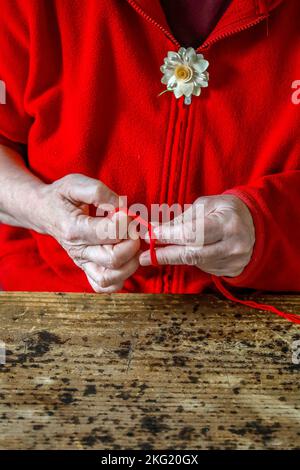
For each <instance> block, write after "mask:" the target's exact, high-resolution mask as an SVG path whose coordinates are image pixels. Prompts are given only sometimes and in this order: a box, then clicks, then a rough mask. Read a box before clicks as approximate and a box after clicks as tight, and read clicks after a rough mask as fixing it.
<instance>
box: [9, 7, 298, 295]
mask: <svg viewBox="0 0 300 470" xmlns="http://www.w3.org/2000/svg"><path fill="white" fill-rule="evenodd" d="M0 11H1V15H0V47H1V56H0V79H1V80H3V81H4V82H5V83H6V88H7V104H6V105H0V134H1V135H2V138H3V139H4V142H5V139H8V140H9V141H11V142H15V143H21V144H26V145H27V146H28V158H27V160H28V165H29V167H30V168H31V170H32V171H33V172H34V173H35V174H36V175H38V176H39V177H40V178H41V179H42V180H44V181H45V182H51V181H54V180H56V179H58V178H60V177H62V176H64V175H67V174H69V173H74V172H76V173H83V174H85V175H88V176H91V177H94V178H99V179H100V180H102V181H103V182H104V183H105V184H107V185H108V186H109V187H111V188H112V189H113V190H114V191H115V192H117V193H118V194H121V195H127V196H128V203H129V205H130V204H133V203H136V202H139V203H144V204H146V205H147V206H148V207H149V208H150V204H151V203H169V204H173V203H180V204H185V203H191V202H193V201H194V200H195V199H196V198H198V197H199V196H201V195H212V194H221V193H223V192H225V191H229V192H230V193H232V194H235V195H237V196H238V197H240V198H241V199H242V200H243V201H244V202H245V203H246V204H247V205H248V207H249V209H250V211H251V213H252V216H253V219H254V223H255V228H256V243H255V247H254V253H253V256H252V259H251V261H250V263H249V265H248V266H247V267H246V268H245V270H244V272H243V273H242V274H241V275H240V276H238V277H236V278H233V279H229V278H228V279H226V280H227V282H229V283H230V284H231V285H232V286H239V287H249V288H255V289H266V290H274V291H277V290H280V291H285V290H288V291H300V275H299V274H300V244H299V239H300V237H299V235H300V227H299V225H300V171H299V168H300V166H299V156H300V142H299V124H300V107H299V106H296V105H295V104H293V103H292V99H291V97H292V93H293V91H295V90H293V89H292V83H293V82H294V81H295V80H297V79H299V70H300V28H299V24H300V8H299V1H298V0H289V1H287V0H285V1H284V0H283V1H281V0H269V1H263V0H259V1H258V0H256V1H255V0H233V1H232V3H231V4H230V6H229V8H228V9H227V10H226V12H225V14H224V16H223V17H222V18H221V20H220V21H219V22H218V24H217V26H216V27H215V28H214V30H213V31H212V33H211V34H210V35H209V37H208V38H207V39H206V40H205V42H204V43H203V44H202V45H201V47H199V48H198V52H202V53H203V54H204V55H205V57H206V58H207V59H208V60H209V62H210V67H209V71H210V83H209V87H208V88H207V89H205V90H204V91H203V93H202V94H201V96H200V97H193V100H192V104H191V105H190V106H186V105H183V104H182V98H180V99H179V100H176V98H175V97H174V95H173V94H172V93H165V94H163V95H161V96H160V97H158V96H157V95H158V94H159V93H160V92H161V91H163V90H164V85H162V83H161V82H160V80H161V77H162V74H161V71H160V66H161V64H162V63H163V59H164V57H165V56H166V54H167V52H168V51H169V50H174V51H177V50H178V47H179V46H180V44H178V42H177V40H176V39H175V38H174V37H173V35H172V34H171V32H170V29H169V27H168V24H167V21H166V18H165V15H164V13H163V10H162V7H161V5H160V2H159V0H135V1H134V0H124V1H122V2H121V1H118V0H102V1H101V2H100V1H98V0H85V1H84V2H82V1H81V0H64V1H61V0H27V1H26V2H25V1H22V0H10V1H7V0H0ZM32 209H33V210H34V208H32ZM0 285H3V287H4V288H5V289H7V290H12V289H13V290H36V291H39V290H49V291H52V290H55V291H87V292H91V291H92V289H91V287H90V286H89V284H88V281H87V280H86V278H85V275H84V273H83V272H81V270H80V269H79V268H77V267H76V266H75V264H74V263H73V262H72V260H71V259H70V258H69V257H68V256H67V254H66V253H65V252H64V251H63V249H62V248H61V247H60V246H59V244H58V243H57V242H56V241H55V240H54V239H52V238H51V237H49V236H45V235H39V234H37V233H35V232H34V231H28V230H23V229H20V228H13V227H9V226H5V225H2V226H1V228H0ZM210 286H211V278H210V276H208V275H207V274H205V273H203V272H201V271H200V270H199V269H197V268H195V267H188V266H166V267H159V268H156V267H153V266H152V267H148V268H140V269H139V270H138V271H137V273H136V274H135V275H134V276H132V278H130V279H129V280H128V281H127V282H126V284H125V288H124V290H125V291H129V292H133V291H136V292H171V293H175V292H201V291H203V289H204V288H207V287H210Z"/></svg>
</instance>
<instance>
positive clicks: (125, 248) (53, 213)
mask: <svg viewBox="0 0 300 470" xmlns="http://www.w3.org/2000/svg"><path fill="white" fill-rule="evenodd" d="M118 203H119V198H118V196H117V195H116V194H115V193H114V192H113V191H111V190H110V189H109V188H108V187H107V186H105V185H104V184H103V183H101V182H100V181H98V180H96V179H93V178H89V177H87V176H84V175H80V174H71V175H67V176H65V177H63V178H61V179H59V180H57V181H55V182H54V183H51V184H48V185H41V186H40V188H39V190H38V203H37V207H36V208H35V209H36V210H35V212H36V217H38V219H39V222H38V223H37V224H36V225H37V226H38V227H39V228H40V230H39V231H40V232H42V233H46V234H48V235H51V236H52V237H54V238H55V239H56V240H57V241H58V242H59V243H60V245H61V246H62V247H63V248H64V249H65V250H66V252H67V253H68V255H69V256H70V257H71V258H72V260H73V261H74V263H75V264H76V265H77V266H79V267H80V268H81V269H83V271H84V272H85V274H86V276H87V279H88V281H89V283H90V284H91V286H92V288H93V289H94V291H95V292H99V293H110V292H116V291H118V290H120V289H122V287H123V283H124V281H125V280H126V279H127V278H128V277H130V276H131V275H132V274H133V273H134V272H135V271H136V269H137V268H138V267H139V261H138V252H139V248H140V241H139V239H138V238H137V239H135V240H133V239H131V238H125V232H127V226H128V223H129V221H130V218H129V217H127V215H126V214H124V213H123V212H116V213H114V214H113V215H112V216H111V217H91V216H90V215H89V205H94V206H95V207H99V208H101V206H102V207H103V206H105V209H107V208H109V207H111V210H113V209H114V208H116V207H117V206H118ZM36 217H35V218H36ZM113 234H117V235H119V236H117V237H116V236H115V237H113V238H112V235H113Z"/></svg>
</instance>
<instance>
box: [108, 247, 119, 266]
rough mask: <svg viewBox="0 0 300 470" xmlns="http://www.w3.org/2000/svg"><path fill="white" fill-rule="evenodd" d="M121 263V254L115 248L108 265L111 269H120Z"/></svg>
mask: <svg viewBox="0 0 300 470" xmlns="http://www.w3.org/2000/svg"><path fill="white" fill-rule="evenodd" d="M120 265H121V259H120V256H119V255H118V254H117V253H116V251H115V250H112V252H111V254H110V256H109V261H108V266H109V268H110V269H118V268H119V267H120Z"/></svg>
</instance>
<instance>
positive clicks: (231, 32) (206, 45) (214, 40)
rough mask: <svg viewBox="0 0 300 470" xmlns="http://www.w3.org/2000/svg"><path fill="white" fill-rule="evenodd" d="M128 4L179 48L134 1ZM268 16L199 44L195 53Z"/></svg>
mask: <svg viewBox="0 0 300 470" xmlns="http://www.w3.org/2000/svg"><path fill="white" fill-rule="evenodd" d="M127 2H128V3H130V5H131V6H132V7H133V8H134V9H135V10H136V11H137V12H138V13H139V14H140V15H142V16H143V17H144V18H145V19H146V20H147V21H149V22H150V23H152V24H153V25H155V26H156V27H157V28H158V29H160V31H162V32H163V33H164V34H165V35H166V36H167V37H168V38H169V39H170V40H171V41H172V42H173V43H174V44H175V45H176V46H177V47H181V44H180V42H178V41H177V39H176V38H175V37H174V36H173V35H172V34H171V33H170V32H169V31H168V30H167V29H165V28H164V27H163V26H162V25H160V24H159V23H157V21H155V20H154V19H153V18H152V17H151V16H149V15H148V14H147V13H146V12H145V11H144V10H143V9H142V8H141V7H140V6H139V5H138V4H137V3H136V2H135V0H127ZM268 16H269V15H268V14H264V15H262V16H260V17H259V18H256V20H253V21H251V22H250V23H247V24H245V25H243V26H240V27H239V28H236V29H234V30H232V31H227V33H223V34H221V35H219V36H217V37H215V38H214V39H211V40H209V41H206V42H204V43H203V44H201V46H199V47H197V49H196V52H198V51H201V50H203V49H207V48H209V47H210V46H211V45H212V44H215V43H216V42H217V41H219V40H220V39H224V38H226V37H228V36H231V35H233V34H237V33H240V32H241V31H245V30H246V29H248V28H251V26H254V25H256V24H258V23H260V22H261V21H263V20H265V19H266V18H268Z"/></svg>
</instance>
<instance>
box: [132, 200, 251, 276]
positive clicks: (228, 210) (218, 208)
mask: <svg viewBox="0 0 300 470" xmlns="http://www.w3.org/2000/svg"><path fill="white" fill-rule="evenodd" d="M199 204H201V205H204V217H202V219H203V220H195V217H197V213H198V215H199V211H197V205H199ZM195 222H196V223H198V225H197V227H198V228H199V229H200V230H202V232H203V231H204V236H202V237H201V236H200V237H199V238H200V239H201V238H202V240H201V242H200V243H199V242H197V238H198V237H197V235H196V239H195V231H194V232H193V227H194V226H195ZM193 224H194V225H193ZM154 234H155V238H156V241H157V243H159V244H166V245H168V246H165V247H157V248H156V256H157V260H158V263H159V264H181V265H182V264H186V265H193V266H196V267H197V268H199V269H201V270H202V271H205V272H207V273H209V274H214V275H215V276H228V277H235V276H238V275H239V274H241V273H242V271H243V270H244V268H245V267H246V266H247V264H248V263H249V261H250V259H251V255H252V251H253V246H254V242H255V229H254V224H253V219H252V216H251V213H250V211H249V209H248V207H247V206H246V204H245V203H244V202H243V201H242V200H241V199H239V198H238V197H236V196H232V195H220V196H207V197H200V198H199V199H197V200H196V201H195V202H194V204H193V205H192V206H191V207H190V208H189V209H188V211H186V212H185V213H183V214H181V216H178V217H176V218H175V219H173V221H172V222H171V223H164V224H161V225H158V226H157V227H156V228H155V229H154ZM203 238H204V240H203ZM146 241H148V242H149V234H147V235H146ZM202 242H203V243H202ZM139 260H140V264H141V265H142V266H148V265H150V264H151V259H150V251H149V250H147V251H145V252H144V253H142V254H141V255H140V257H139Z"/></svg>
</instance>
